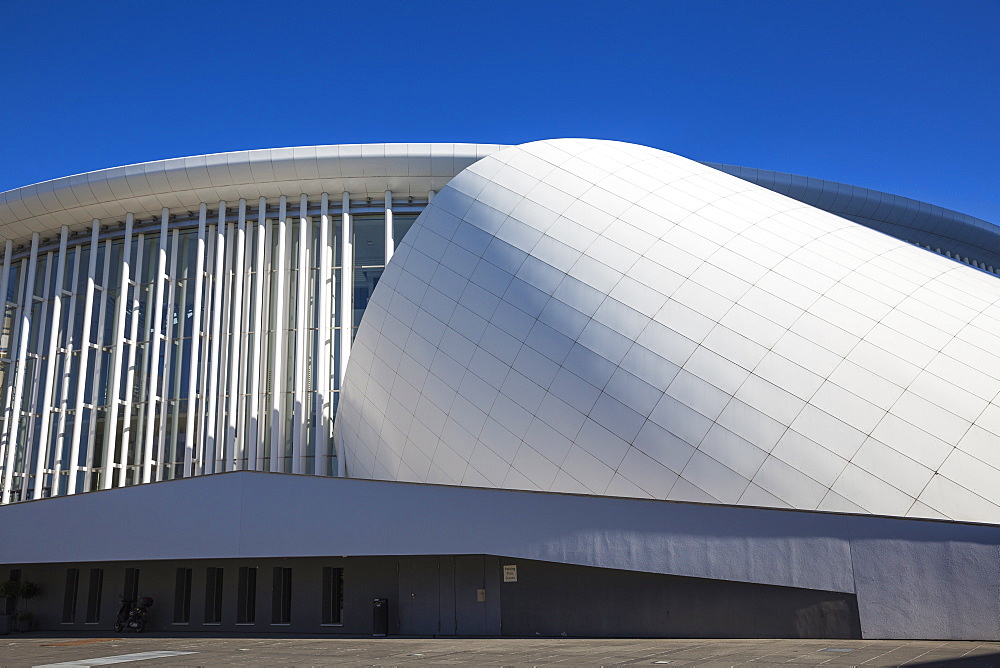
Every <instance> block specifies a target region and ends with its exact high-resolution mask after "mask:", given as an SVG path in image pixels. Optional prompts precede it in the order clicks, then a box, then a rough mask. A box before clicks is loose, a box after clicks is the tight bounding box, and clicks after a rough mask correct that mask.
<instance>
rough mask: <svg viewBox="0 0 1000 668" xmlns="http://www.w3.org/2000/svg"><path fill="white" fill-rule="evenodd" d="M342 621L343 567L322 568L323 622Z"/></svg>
mask: <svg viewBox="0 0 1000 668" xmlns="http://www.w3.org/2000/svg"><path fill="white" fill-rule="evenodd" d="M343 621H344V569H343V568H330V567H325V568H323V623H324V624H342V623H343Z"/></svg>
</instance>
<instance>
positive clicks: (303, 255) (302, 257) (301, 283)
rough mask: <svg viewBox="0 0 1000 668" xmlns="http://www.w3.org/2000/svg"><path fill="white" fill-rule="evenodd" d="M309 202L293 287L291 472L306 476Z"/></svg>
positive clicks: (302, 205)
mask: <svg viewBox="0 0 1000 668" xmlns="http://www.w3.org/2000/svg"><path fill="white" fill-rule="evenodd" d="M309 232H310V229H309V200H308V199H307V198H306V196H305V195H302V197H301V198H300V199H299V243H298V259H297V262H296V263H297V265H298V273H297V274H296V279H297V280H296V286H295V370H294V374H293V379H292V383H293V384H294V387H293V388H292V473H306V443H307V438H308V434H307V432H306V398H307V397H308V396H309V389H308V388H307V387H306V360H307V359H308V353H307V352H306V340H307V339H306V334H307V333H308V329H309V319H308V318H307V317H306V316H307V315H308V310H309V237H310V236H311V235H310V234H309Z"/></svg>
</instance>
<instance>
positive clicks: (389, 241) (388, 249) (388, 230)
mask: <svg viewBox="0 0 1000 668" xmlns="http://www.w3.org/2000/svg"><path fill="white" fill-rule="evenodd" d="M394 250H396V244H395V241H394V240H393V236H392V191H391V190H386V191H385V263H386V264H389V259H390V258H391V257H392V253H393V251H394Z"/></svg>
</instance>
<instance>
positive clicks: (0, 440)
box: [0, 239, 17, 480]
mask: <svg viewBox="0 0 1000 668" xmlns="http://www.w3.org/2000/svg"><path fill="white" fill-rule="evenodd" d="M13 251H14V243H13V242H12V241H11V240H10V239H8V240H7V242H6V243H5V244H4V250H3V269H0V271H2V272H3V273H2V274H0V321H2V320H3V319H5V318H6V317H7V290H8V289H9V288H10V256H11V253H12V252H13ZM12 325H13V329H14V333H16V331H17V324H16V323H12ZM13 344H14V340H13V339H12V340H11V341H10V345H13ZM8 352H9V351H8ZM5 379H6V383H4V385H5V387H4V390H7V389H9V387H10V384H11V381H12V380H13V379H14V365H13V363H11V362H8V365H7V373H6V374H5ZM9 394H10V393H9V392H6V394H5V395H0V396H9ZM5 417H6V416H5ZM4 426H5V427H6V426H7V423H6V422H5V423H4ZM6 433H7V430H6V429H4V431H3V434H0V480H3V474H2V470H3V468H4V465H5V462H6V461H7V437H6V435H5V434H6Z"/></svg>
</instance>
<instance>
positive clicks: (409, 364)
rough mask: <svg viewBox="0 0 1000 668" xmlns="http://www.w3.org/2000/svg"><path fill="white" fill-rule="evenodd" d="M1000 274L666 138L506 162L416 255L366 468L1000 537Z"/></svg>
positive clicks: (367, 372) (380, 321)
mask: <svg viewBox="0 0 1000 668" xmlns="http://www.w3.org/2000/svg"><path fill="white" fill-rule="evenodd" d="M998 331H1000V281H997V280H996V278H995V277H992V276H990V275H987V274H985V273H983V272H979V271H976V270H974V269H972V268H970V267H968V266H965V265H962V264H958V263H955V262H952V261H950V260H948V259H945V258H943V257H940V256H937V255H934V254H932V253H927V252H925V251H923V250H921V249H919V248H916V247H914V246H912V245H909V244H907V243H904V242H901V241H898V240H896V239H893V238H890V237H888V236H885V235H883V234H880V233H878V232H875V231H873V230H870V229H868V228H866V227H864V226H862V225H859V224H857V223H854V222H850V221H847V220H845V219H843V218H840V217H837V216H834V215H831V214H829V213H826V212H824V211H821V210H819V209H816V208H813V207H811V206H808V205H805V204H803V203H801V202H798V201H796V200H793V199H790V198H788V197H785V196H783V195H780V194H777V193H774V192H771V191H769V190H766V189H764V188H762V187H760V186H757V185H755V184H752V183H748V182H746V181H743V180H740V179H738V178H736V177H733V176H730V175H728V174H724V173H722V172H720V171H717V170H715V169H712V168H709V167H706V166H704V165H701V164H699V163H695V162H692V161H690V160H687V159H685V158H681V157H678V156H675V155H671V154H669V153H665V152H662V151H658V150H655V149H650V148H645V147H641V146H634V145H628V144H621V143H615V142H606V141H591V140H555V141H545V142H537V143H532V144H526V145H523V146H518V147H513V148H508V149H505V150H504V151H502V152H499V153H496V154H494V155H492V156H490V157H488V158H485V159H483V160H481V161H479V162H477V163H476V164H474V165H473V166H471V167H469V168H468V169H466V170H465V171H464V172H462V173H461V174H460V175H458V176H457V177H455V178H454V179H453V180H452V181H451V182H450V183H449V185H448V186H447V187H446V188H444V189H443V190H441V191H440V192H439V193H438V195H437V196H436V197H435V199H434V200H433V202H432V203H431V205H430V206H429V207H428V208H427V209H426V210H425V211H424V213H423V214H421V216H420V218H418V220H417V222H416V224H415V225H414V227H413V228H412V229H411V231H410V232H409V233H408V235H407V236H406V237H405V239H404V240H403V243H402V245H401V247H400V248H399V249H398V250H397V251H396V253H395V254H394V255H393V258H392V260H391V262H390V263H389V265H388V267H387V269H386V271H385V273H384V274H383V276H382V279H381V280H380V282H379V284H378V288H377V289H376V290H375V293H374V295H373V297H372V299H371V301H370V303H369V305H368V310H367V312H366V315H365V318H364V320H363V321H362V324H361V328H360V329H359V332H358V335H357V338H356V340H355V343H354V347H353V350H352V354H351V359H350V363H349V365H348V370H347V376H346V379H345V383H344V386H343V387H344V389H343V392H342V396H341V401H340V406H339V410H338V417H337V424H336V432H337V438H338V443H339V448H340V452H341V453H342V455H344V456H345V457H346V461H347V472H348V474H349V475H352V476H355V477H374V478H381V479H399V480H414V481H427V482H440V483H447V484H459V485H473V486H494V487H511V488H522V489H542V490H550V491H566V492H584V493H591V494H602V495H620V496H637V497H643V496H645V497H655V498H661V499H676V500H693V501H708V502H721V503H725V504H741V505H758V506H775V507H792V508H798V509H820V510H833V511H849V512H862V513H875V514H882V515H895V516H918V517H937V518H948V519H955V520H971V521H979V522H990V523H1000V396H998V393H1000V353H998V352H997V351H1000V336H998V335H997V332H998Z"/></svg>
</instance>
